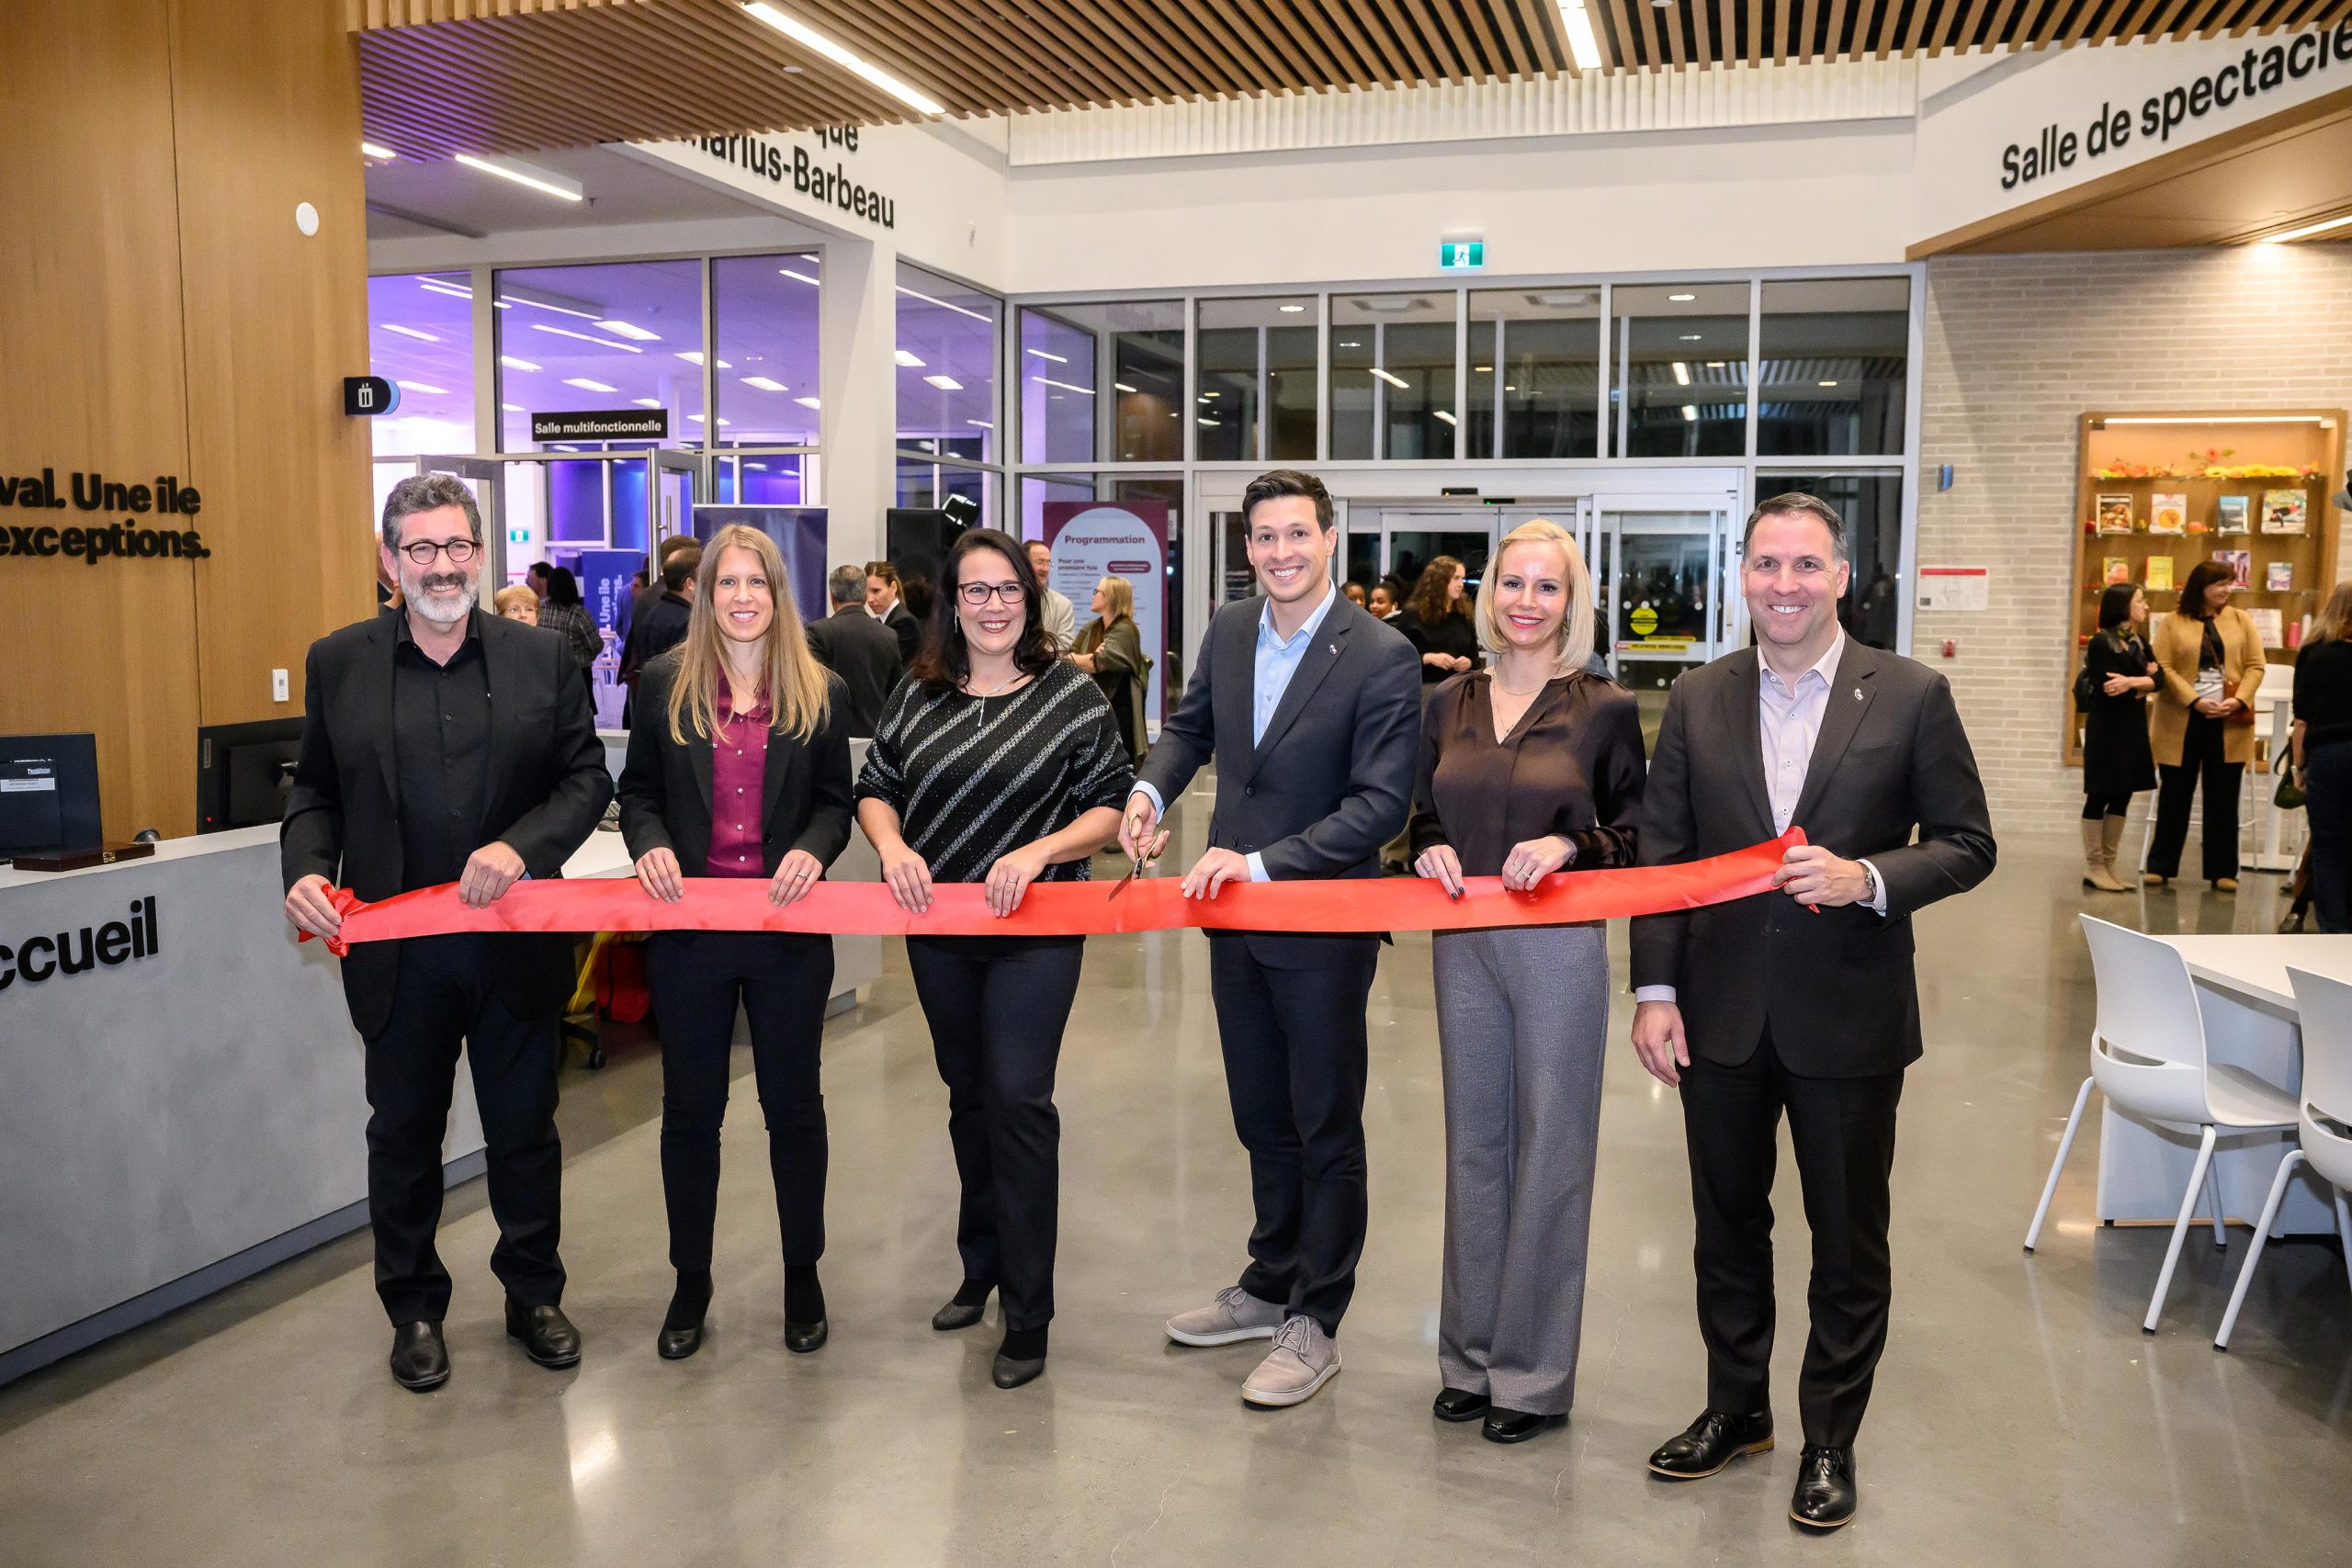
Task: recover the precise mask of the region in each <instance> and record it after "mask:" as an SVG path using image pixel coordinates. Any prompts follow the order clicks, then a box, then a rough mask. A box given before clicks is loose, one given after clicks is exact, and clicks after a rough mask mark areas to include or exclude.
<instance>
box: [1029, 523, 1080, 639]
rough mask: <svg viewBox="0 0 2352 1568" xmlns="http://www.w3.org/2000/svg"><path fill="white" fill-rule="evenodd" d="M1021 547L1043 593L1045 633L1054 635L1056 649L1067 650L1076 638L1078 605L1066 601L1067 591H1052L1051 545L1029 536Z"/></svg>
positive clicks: (1031, 572) (1039, 590) (1052, 563)
mask: <svg viewBox="0 0 2352 1568" xmlns="http://www.w3.org/2000/svg"><path fill="white" fill-rule="evenodd" d="M1023 549H1024V550H1026V551H1027V552H1028V555H1029V571H1030V575H1032V576H1033V577H1035V578H1036V580H1037V588H1038V592H1041V593H1042V594H1044V595H1045V603H1044V604H1043V606H1042V608H1043V609H1044V611H1045V615H1046V636H1048V637H1052V638H1053V639H1054V649H1055V651H1057V652H1060V653H1067V652H1069V649H1070V648H1071V646H1072V645H1073V644H1075V643H1076V642H1077V641H1078V607H1077V606H1076V605H1074V604H1071V603H1070V602H1069V594H1067V593H1057V592H1055V591H1054V586H1053V583H1054V547H1052V546H1051V545H1049V544H1047V543H1046V541H1045V540H1043V539H1032V540H1030V541H1029V542H1028V544H1026V545H1024V546H1023Z"/></svg>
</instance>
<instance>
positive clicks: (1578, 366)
mask: <svg viewBox="0 0 2352 1568" xmlns="http://www.w3.org/2000/svg"><path fill="white" fill-rule="evenodd" d="M1463 417H1464V429H1465V431H1466V432H1467V439H1466V441H1465V444H1464V452H1465V453H1466V454H1467V455H1468V456H1470V457H1595V456H1597V455H1599V453H1600V288H1599V287H1598V286H1595V287H1592V288H1511V289H1493V290H1488V291H1486V292H1483V293H1478V294H1473V295H1472V296H1471V297H1470V397H1469V407H1468V409H1467V410H1466V411H1465V412H1464V416H1463Z"/></svg>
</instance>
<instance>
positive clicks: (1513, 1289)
mask: <svg viewBox="0 0 2352 1568" xmlns="http://www.w3.org/2000/svg"><path fill="white" fill-rule="evenodd" d="M1593 619H1594V615H1593V593H1592V580H1591V577H1590V575H1589V573H1588V572H1587V571H1586V570H1585V564H1584V558H1583V556H1582V555H1581V554H1579V553H1578V551H1577V546H1576V541H1575V540H1574V539H1573V538H1571V537H1570V536H1568V533H1567V531H1566V529H1564V528H1562V527H1560V526H1559V525H1557V524H1555V523H1548V522H1540V521H1539V522H1534V523H1529V524H1525V525H1522V526H1521V527H1518V528H1515V529H1513V530H1511V532H1510V534H1509V535H1507V536H1505V537H1504V539H1503V542H1502V547H1501V548H1500V549H1499V550H1498V551H1497V552H1496V555H1495V559H1494V563H1493V565H1492V566H1491V567H1490V568H1489V569H1488V570H1487V579H1486V581H1485V582H1484V583H1483V584H1482V585H1481V586H1480V588H1479V591H1478V604H1477V615H1476V624H1477V628H1478V639H1479V641H1480V643H1481V644H1482V645H1483V646H1484V647H1485V649H1486V650H1487V655H1488V658H1489V660H1490V662H1489V664H1488V667H1487V669H1485V670H1477V671H1470V672H1468V673H1466V674H1460V675H1455V676H1453V677H1452V678H1450V679H1449V680H1447V681H1446V682H1444V683H1443V684H1442V685H1441V686H1439V687H1438V688H1437V690H1436V691H1435V692H1433V693H1431V694H1430V699H1429V702H1428V704H1427V705H1426V706H1425V707H1424V708H1423V710H1422V716H1421V765H1420V772H1419V779H1418V781H1417V784H1416V787H1415V790H1414V797H1413V817H1412V822H1411V826H1410V827H1409V829H1408V833H1409V835H1410V838H1411V844H1412V850H1413V853H1414V857H1415V858H1414V862H1413V869H1414V870H1415V871H1417V872H1419V874H1421V875H1423V876H1426V877H1430V878H1433V879H1435V880H1436V881H1438V882H1440V883H1442V885H1443V886H1445V887H1446V889H1447V890H1448V891H1449V892H1459V891H1460V889H1461V886H1462V878H1463V877H1464V876H1465V875H1468V876H1496V875H1499V876H1500V877H1501V878H1502V879H1503V882H1504V885H1505V886H1510V887H1514V888H1527V887H1532V886H1535V884H1536V883H1537V882H1539V881H1541V880H1542V879H1543V878H1544V877H1545V876H1547V875H1549V874H1552V873H1553V872H1555V871H1562V870H1567V871H1577V870H1584V869H1589V868H1591V867H1596V866H1621V865H1631V864H1633V863H1634V818H1635V817H1636V816H1638V815H1639V812H1640V807H1641V800H1642V783H1643V780H1644V778H1645V768H1646V763H1645V760H1644V757H1643V754H1642V731H1641V723H1640V719H1639V715H1638V711H1637V709H1636V708H1635V706H1634V698H1633V696H1632V694H1629V693H1627V692H1626V691H1625V690H1624V689H1623V687H1621V686H1619V685H1617V684H1616V683H1615V682H1611V681H1610V680H1608V679H1606V678H1605V677H1602V676H1600V675H1594V674H1590V673H1588V672H1587V671H1585V670H1584V669H1583V665H1584V663H1585V660H1587V659H1588V658H1589V657H1590V655H1591V653H1592V638H1593ZM1431 945H1432V948H1433V952H1434V960H1433V962H1434V967H1435V970H1436V977H1437V1011H1438V1055H1439V1057H1440V1059H1441V1061H1442V1068H1443V1077H1444V1082H1445V1272H1444V1282H1443V1290H1442V1304H1441V1307H1440V1310H1439V1317H1438V1371H1439V1373H1440V1380H1441V1382H1442V1387H1441V1389H1440V1390H1439V1393H1438V1395H1437V1400H1436V1403H1435V1404H1434V1406H1433V1411H1434V1414H1435V1415H1436V1416H1438V1418H1439V1419H1441V1420H1445V1421H1470V1420H1476V1419H1477V1418H1478V1417H1480V1416H1484V1417H1485V1427H1484V1434H1485V1436H1486V1437H1487V1438H1488V1439H1490V1440H1492V1441H1495V1442H1498V1443H1515V1442H1519V1441H1521V1440H1522V1439H1524V1438H1530V1437H1533V1436H1534V1435H1535V1434H1537V1433H1538V1432H1541V1431H1544V1430H1545V1429H1547V1428H1548V1427H1556V1426H1558V1425H1559V1424H1560V1423H1561V1422H1563V1421H1565V1420H1566V1416H1567V1411H1568V1405H1569V1403H1570V1402H1571V1400H1572V1399H1573V1398H1574V1395H1575V1391H1576V1366H1577V1337H1578V1334H1579V1332H1580V1330H1581V1325H1582V1322H1583V1315H1584V1275H1585V1242H1586V1235H1587V1231H1588V1227H1589V1220H1590V1216H1591V1211H1592V1172H1593V1156H1594V1146H1595V1145H1596V1143H1597V1141H1598V1139H1599V1136H1600V1075H1601V1061H1602V1057H1603V1055H1604V1049H1605V1045H1606V1043H1607V1039H1608V1032H1609V954H1608V947H1607V942H1606V928H1605V926H1604V925H1603V924H1602V923H1601V922H1599V921H1594V922H1592V923H1590V924H1587V925H1574V926H1532V927H1514V928H1510V929H1507V930H1502V931H1445V932H1441V933H1440V934H1439V935H1438V936H1437V937H1436V938H1435V939H1434V941H1433V942H1432V944H1431Z"/></svg>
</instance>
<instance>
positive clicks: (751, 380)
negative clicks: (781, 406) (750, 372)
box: [743, 376, 792, 392]
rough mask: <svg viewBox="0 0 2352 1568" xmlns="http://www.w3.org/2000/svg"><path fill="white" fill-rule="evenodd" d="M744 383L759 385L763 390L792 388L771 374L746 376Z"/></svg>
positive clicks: (776, 390)
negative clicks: (770, 375)
mask: <svg viewBox="0 0 2352 1568" xmlns="http://www.w3.org/2000/svg"><path fill="white" fill-rule="evenodd" d="M743 385H745V386H746V387H757V388H758V389H760V390H761V391H763V392H788V391H790V390H792V389H791V388H789V387H787V386H786V385H785V384H784V383H783V382H781V381H778V380H776V379H775V378H773V377H769V376H746V377H744V378H743Z"/></svg>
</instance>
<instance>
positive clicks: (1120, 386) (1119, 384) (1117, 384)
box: [1111, 381, 1135, 392]
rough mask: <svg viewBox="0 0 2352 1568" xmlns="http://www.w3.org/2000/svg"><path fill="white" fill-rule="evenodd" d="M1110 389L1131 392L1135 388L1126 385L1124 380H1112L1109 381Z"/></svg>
mask: <svg viewBox="0 0 2352 1568" xmlns="http://www.w3.org/2000/svg"><path fill="white" fill-rule="evenodd" d="M1111 389H1112V390H1114V391H1119V392H1132V391H1134V390H1135V389H1134V388H1133V387H1130V386H1128V385H1127V384H1126V383H1125V381H1114V382H1112V383H1111Z"/></svg>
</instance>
